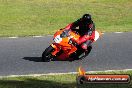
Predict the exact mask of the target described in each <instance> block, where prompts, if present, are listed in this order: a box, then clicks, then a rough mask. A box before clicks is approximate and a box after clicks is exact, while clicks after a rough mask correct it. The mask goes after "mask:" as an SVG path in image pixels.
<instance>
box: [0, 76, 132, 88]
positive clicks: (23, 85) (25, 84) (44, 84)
mask: <svg viewBox="0 0 132 88" xmlns="http://www.w3.org/2000/svg"><path fill="white" fill-rule="evenodd" d="M0 88H132V85H130V84H83V85H77V84H76V82H69V83H68V82H55V81H51V80H39V79H35V78H24V81H21V80H0Z"/></svg>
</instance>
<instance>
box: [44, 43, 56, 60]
mask: <svg viewBox="0 0 132 88" xmlns="http://www.w3.org/2000/svg"><path fill="white" fill-rule="evenodd" d="M53 50H54V48H53V47H52V46H51V45H50V46H49V47H48V48H46V49H45V51H44V52H43V53H42V61H43V62H49V61H51V59H52V58H53V55H52V54H51V52H52V51H53Z"/></svg>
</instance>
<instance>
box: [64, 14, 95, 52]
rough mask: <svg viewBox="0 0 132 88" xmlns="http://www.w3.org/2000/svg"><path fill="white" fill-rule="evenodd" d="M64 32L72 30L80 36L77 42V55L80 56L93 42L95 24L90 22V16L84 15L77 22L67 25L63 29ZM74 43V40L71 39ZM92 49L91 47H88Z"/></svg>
mask: <svg viewBox="0 0 132 88" xmlns="http://www.w3.org/2000/svg"><path fill="white" fill-rule="evenodd" d="M65 29H66V30H72V31H75V32H77V33H79V34H80V35H81V37H80V38H79V40H78V41H75V42H77V44H78V46H79V48H80V50H78V52H77V53H78V54H81V52H82V51H84V50H85V51H86V50H87V49H88V47H89V46H91V44H92V43H93V42H94V39H95V24H94V22H93V21H92V17H91V15H90V14H84V15H83V16H82V17H81V18H80V19H78V20H77V21H75V22H73V23H70V24H68V25H67V26H66V27H65ZM73 41H74V39H73ZM90 48H91V49H92V47H90ZM91 49H90V50H91Z"/></svg>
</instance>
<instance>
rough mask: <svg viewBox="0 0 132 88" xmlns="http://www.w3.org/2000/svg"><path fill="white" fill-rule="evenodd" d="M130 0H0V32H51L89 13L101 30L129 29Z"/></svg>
mask: <svg viewBox="0 0 132 88" xmlns="http://www.w3.org/2000/svg"><path fill="white" fill-rule="evenodd" d="M131 9H132V1H131V0H0V36H2V37H4V36H32V35H47V34H53V33H54V32H55V31H56V30H58V29H59V28H63V27H65V26H66V25H67V24H68V23H70V22H73V21H75V20H76V19H78V18H79V17H81V16H82V15H83V14H84V13H90V14H92V16H93V20H94V21H95V24H96V29H97V30H100V31H102V32H114V31H122V32H132V10H131Z"/></svg>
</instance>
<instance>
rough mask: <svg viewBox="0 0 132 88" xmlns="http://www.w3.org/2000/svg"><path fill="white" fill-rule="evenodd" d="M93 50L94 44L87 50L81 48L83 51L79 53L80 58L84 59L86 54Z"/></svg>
mask: <svg viewBox="0 0 132 88" xmlns="http://www.w3.org/2000/svg"><path fill="white" fill-rule="evenodd" d="M91 50H92V46H89V47H88V48H87V51H83V50H80V52H81V53H79V54H78V59H84V58H85V57H86V56H88V55H89V53H90V52H91Z"/></svg>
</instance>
